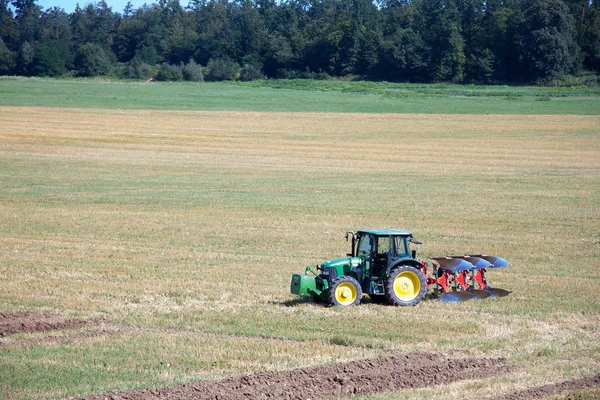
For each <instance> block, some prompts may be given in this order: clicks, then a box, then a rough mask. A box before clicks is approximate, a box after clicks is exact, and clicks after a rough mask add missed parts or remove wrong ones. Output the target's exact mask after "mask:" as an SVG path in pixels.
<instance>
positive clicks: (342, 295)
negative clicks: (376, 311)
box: [329, 276, 362, 306]
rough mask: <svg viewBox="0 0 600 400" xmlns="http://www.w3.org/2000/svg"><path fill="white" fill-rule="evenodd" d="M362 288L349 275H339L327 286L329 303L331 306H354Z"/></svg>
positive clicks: (358, 299) (359, 297) (357, 302)
mask: <svg viewBox="0 0 600 400" xmlns="http://www.w3.org/2000/svg"><path fill="white" fill-rule="evenodd" d="M361 297H362V289H361V287H360V284H359V283H358V281H357V280H356V279H354V278H352V277H351V276H340V277H339V278H336V279H334V280H333V282H332V283H331V287H330V288H329V304H331V305H332V306H355V305H358V304H359V303H360V299H361Z"/></svg>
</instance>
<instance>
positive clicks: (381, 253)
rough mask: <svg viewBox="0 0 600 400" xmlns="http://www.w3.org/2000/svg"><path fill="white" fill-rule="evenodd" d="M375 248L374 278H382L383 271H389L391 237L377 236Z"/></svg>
mask: <svg viewBox="0 0 600 400" xmlns="http://www.w3.org/2000/svg"><path fill="white" fill-rule="evenodd" d="M375 239H376V241H375V246H373V250H374V255H373V271H372V276H373V277H379V276H381V271H387V268H388V262H389V255H390V236H377V237H376V238H375Z"/></svg>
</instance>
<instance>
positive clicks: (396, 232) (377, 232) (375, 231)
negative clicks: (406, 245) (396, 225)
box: [356, 229, 413, 237]
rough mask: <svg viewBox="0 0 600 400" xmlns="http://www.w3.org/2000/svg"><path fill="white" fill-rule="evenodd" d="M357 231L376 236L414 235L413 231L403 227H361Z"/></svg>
mask: <svg viewBox="0 0 600 400" xmlns="http://www.w3.org/2000/svg"><path fill="white" fill-rule="evenodd" d="M356 233H359V234H369V235H375V236H408V237H412V236H413V234H412V232H410V231H405V230H403V229H361V230H359V231H358V232H356Z"/></svg>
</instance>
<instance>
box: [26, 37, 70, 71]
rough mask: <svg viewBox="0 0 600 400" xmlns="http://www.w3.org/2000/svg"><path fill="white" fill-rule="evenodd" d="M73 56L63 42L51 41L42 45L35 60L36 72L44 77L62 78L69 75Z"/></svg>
mask: <svg viewBox="0 0 600 400" xmlns="http://www.w3.org/2000/svg"><path fill="white" fill-rule="evenodd" d="M72 61H73V56H72V54H71V52H70V51H69V49H68V48H67V47H66V46H65V44H64V43H63V42H60V41H58V40H51V41H48V42H45V43H44V44H42V46H41V48H40V51H39V52H38V53H37V55H36V58H35V60H34V63H35V72H36V73H37V74H38V75H42V76H61V75H64V74H66V73H67V70H68V68H69V67H70V66H71V63H72Z"/></svg>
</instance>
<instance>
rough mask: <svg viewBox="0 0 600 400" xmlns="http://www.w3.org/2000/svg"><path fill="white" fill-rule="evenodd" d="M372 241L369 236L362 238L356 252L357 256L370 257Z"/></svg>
mask: <svg viewBox="0 0 600 400" xmlns="http://www.w3.org/2000/svg"><path fill="white" fill-rule="evenodd" d="M371 241H372V238H371V236H369V235H365V236H362V237H361V238H360V240H359V241H358V248H357V250H356V253H357V254H356V255H357V256H363V257H366V256H369V255H371Z"/></svg>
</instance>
